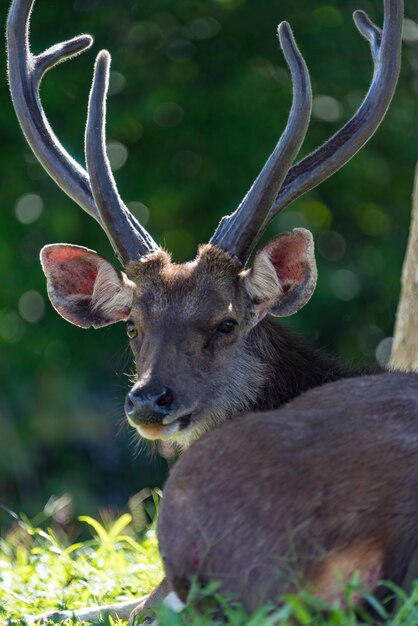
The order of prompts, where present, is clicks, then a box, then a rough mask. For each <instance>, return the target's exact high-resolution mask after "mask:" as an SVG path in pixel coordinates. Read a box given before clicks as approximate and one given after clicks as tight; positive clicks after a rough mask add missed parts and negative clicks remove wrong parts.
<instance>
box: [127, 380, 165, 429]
mask: <svg viewBox="0 0 418 626" xmlns="http://www.w3.org/2000/svg"><path fill="white" fill-rule="evenodd" d="M173 400H174V395H173V392H172V391H171V389H168V388H167V387H164V388H163V389H160V390H158V391H155V390H145V389H137V390H135V389H132V391H130V392H129V393H128V395H127V396H126V399H125V413H126V415H127V417H128V418H129V420H130V421H131V422H134V423H135V424H138V425H140V424H152V423H154V424H155V423H161V420H162V419H163V417H165V416H166V415H168V414H169V413H170V409H171V405H172V403H173Z"/></svg>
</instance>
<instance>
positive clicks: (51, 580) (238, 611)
mask: <svg viewBox="0 0 418 626" xmlns="http://www.w3.org/2000/svg"><path fill="white" fill-rule="evenodd" d="M13 517H14V523H13V526H12V529H11V530H10V531H9V532H8V534H7V536H6V537H4V538H2V539H1V540H0V624H5V625H7V626H12V625H13V626H25V624H27V621H26V619H25V616H28V615H31V616H33V615H37V614H39V613H42V612H44V611H47V610H52V609H57V610H58V609H59V610H62V609H74V610H75V609H78V608H83V607H86V606H88V605H95V604H110V603H114V602H118V601H123V600H127V599H129V598H132V597H138V596H141V595H145V594H147V593H148V592H149V591H151V589H152V588H153V587H154V586H156V585H157V584H158V582H159V581H160V579H161V578H162V576H163V570H162V565H161V562H160V559H159V556H158V550H157V541H156V534H155V530H154V529H153V528H152V527H151V528H150V529H149V530H147V531H146V532H144V533H141V534H140V535H138V533H137V532H136V531H135V530H134V528H133V525H132V518H131V515H129V514H125V515H122V516H121V517H119V518H118V519H116V520H113V521H110V520H107V521H106V522H99V521H97V520H96V519H93V518H91V517H87V516H84V517H81V518H80V523H81V524H82V526H83V527H84V528H85V530H86V531H88V537H87V538H86V539H85V540H83V541H80V542H75V543H71V542H70V541H69V540H68V535H67V534H65V533H64V532H63V531H62V528H60V527H59V526H57V527H54V528H48V527H47V525H43V526H42V527H40V526H37V525H36V524H34V523H31V522H30V521H29V520H27V519H25V518H24V517H18V516H16V515H13ZM353 591H357V584H356V581H355V580H354V581H353V583H352V584H351V585H349V586H347V590H346V596H347V607H348V608H345V609H343V608H341V607H339V606H333V607H327V608H328V609H329V610H328V613H327V615H326V617H325V616H324V614H323V612H322V611H321V609H322V608H323V605H322V604H321V603H320V602H319V601H318V600H315V599H314V598H313V597H311V596H309V595H308V594H303V593H302V594H299V595H298V596H289V597H287V598H286V599H285V600H286V601H285V602H284V604H283V605H282V606H281V607H280V608H278V607H272V606H267V607H264V608H263V609H260V610H259V611H257V612H256V613H255V614H253V615H248V614H247V613H246V612H245V610H244V609H243V608H242V607H241V606H238V605H231V604H230V603H228V602H227V601H226V600H225V599H224V598H221V597H218V596H217V592H216V587H215V586H214V585H212V586H210V587H209V588H206V589H204V590H195V591H194V592H193V593H192V597H193V601H192V602H191V603H190V605H189V606H188V607H187V608H186V610H185V611H184V612H183V613H181V614H178V613H175V612H174V611H173V610H172V609H170V608H169V607H168V606H164V605H163V606H162V607H160V609H159V612H158V617H159V621H160V624H161V626H186V625H187V626H202V625H209V624H210V625H211V626H221V625H222V626H224V625H225V624H226V625H227V626H276V625H278V624H280V625H281V626H296V625H300V626H307V625H311V624H312V625H315V626H356V625H358V624H365V623H366V624H375V623H376V619H372V618H371V617H370V616H369V615H367V613H366V612H363V614H360V615H359V614H358V613H357V614H356V613H355V612H354V610H353V609H352V608H350V605H351V602H350V597H351V595H352V593H353ZM394 593H396V595H397V596H398V609H397V611H396V612H395V614H393V615H392V616H389V615H388V614H387V611H386V609H385V607H384V606H382V605H381V604H380V603H379V602H378V601H377V600H375V599H374V598H369V600H370V602H371V603H372V604H373V606H374V609H375V612H376V614H377V615H378V617H379V624H384V625H385V626H418V582H417V584H416V585H415V587H414V589H413V591H412V593H411V595H409V596H406V595H405V594H404V593H403V592H402V591H400V590H396V589H395V590H394ZM214 599H216V602H217V606H219V604H221V606H222V607H223V616H222V618H221V617H219V616H217V612H216V611H215V609H211V608H210V606H211V604H212V605H213V604H214V602H213V600H214ZM202 600H203V605H205V606H206V607H207V608H206V610H205V612H204V613H203V614H202V612H198V611H197V609H196V608H195V606H196V604H200V606H202ZM51 623H52V622H51ZM60 623H61V624H65V626H70V625H71V624H72V623H73V622H72V620H67V621H65V622H60ZM100 624H102V625H103V624H108V626H122V624H126V622H125V623H124V622H121V621H117V620H116V621H112V619H111V618H106V619H105V620H104V621H102V622H100Z"/></svg>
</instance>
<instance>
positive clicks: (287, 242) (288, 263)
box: [265, 232, 309, 289]
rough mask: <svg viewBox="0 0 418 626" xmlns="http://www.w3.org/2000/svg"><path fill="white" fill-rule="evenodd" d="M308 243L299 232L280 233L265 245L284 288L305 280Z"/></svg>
mask: <svg viewBox="0 0 418 626" xmlns="http://www.w3.org/2000/svg"><path fill="white" fill-rule="evenodd" d="M308 245H309V241H308V239H307V238H306V236H305V235H304V234H303V233H301V232H292V233H282V234H281V235H278V236H277V237H275V238H274V239H273V240H272V241H270V242H269V243H268V244H267V245H266V247H265V251H266V252H267V254H268V256H269V259H270V261H271V262H272V264H273V265H274V267H275V270H276V272H277V276H278V278H279V280H280V283H281V285H282V287H283V288H284V289H286V288H289V287H290V286H291V285H294V284H295V283H298V284H301V283H303V281H304V280H305V278H306V263H307V247H308Z"/></svg>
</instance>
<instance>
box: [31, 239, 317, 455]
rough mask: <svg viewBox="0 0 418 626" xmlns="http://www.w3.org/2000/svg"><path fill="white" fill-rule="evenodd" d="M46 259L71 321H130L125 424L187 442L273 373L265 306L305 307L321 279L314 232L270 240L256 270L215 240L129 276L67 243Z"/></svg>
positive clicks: (132, 266)
mask: <svg viewBox="0 0 418 626" xmlns="http://www.w3.org/2000/svg"><path fill="white" fill-rule="evenodd" d="M41 260H42V265H43V268H44V271H45V274H46V275H47V278H48V293H49V296H50V299H51V301H52V303H53V305H54V307H55V308H56V309H57V311H58V312H59V313H60V314H61V315H62V316H63V317H65V318H66V319H67V320H69V321H70V322H72V323H74V324H77V325H78V326H82V327H84V328H86V327H89V326H94V327H96V328H97V327H101V326H105V325H107V324H111V323H114V322H117V321H124V322H125V324H126V330H127V334H128V337H129V343H130V346H131V349H132V352H133V355H134V359H135V364H136V371H137V380H136V382H135V384H134V386H133V387H132V389H131V391H130V392H129V393H128V394H127V396H126V401H125V411H126V415H127V418H128V421H129V423H130V424H131V425H132V426H134V427H135V428H137V430H138V431H139V433H140V434H141V435H142V436H143V437H145V438H148V439H167V438H170V439H174V440H176V441H178V442H179V444H180V445H182V446H184V445H187V443H188V442H190V441H191V440H193V439H195V438H197V437H198V436H200V434H202V432H204V431H205V430H207V429H209V428H212V427H213V426H215V425H216V424H217V423H219V422H220V421H223V420H225V419H227V418H228V417H229V416H231V415H234V414H237V413H240V412H243V411H244V410H246V409H248V408H250V407H251V403H252V401H253V400H254V398H255V397H256V396H257V394H258V392H259V391H260V388H261V387H262V386H263V383H264V380H265V376H266V372H265V366H264V365H263V363H262V362H261V361H259V360H257V358H256V357H255V355H254V351H253V350H251V349H250V345H249V334H250V333H251V331H252V329H253V328H254V327H255V326H256V325H257V324H258V323H259V322H260V320H261V319H262V318H263V317H264V316H265V315H266V314H267V313H268V312H270V313H273V314H275V315H279V316H284V315H290V314H291V313H293V312H295V311H296V310H298V309H299V308H300V307H301V306H303V304H305V302H307V300H308V299H309V298H310V296H311V294H312V292H313V289H314V286H315V282H316V266H315V259H314V255H313V242H312V236H311V234H310V233H309V232H308V231H305V230H302V229H296V230H295V231H293V232H292V233H283V234H282V235H279V236H278V237H276V238H275V239H273V240H272V241H271V242H270V243H269V244H267V246H266V247H265V248H264V249H263V250H261V251H260V252H259V253H258V254H257V256H256V257H255V260H254V263H253V267H252V268H251V269H249V270H243V269H242V266H241V265H240V264H239V263H238V262H236V261H234V260H233V259H232V258H231V256H230V255H229V254H228V253H226V252H223V251H222V250H220V249H219V248H217V247H216V246H212V245H205V246H202V247H201V248H200V250H199V254H198V256H197V258H196V259H195V260H194V261H192V262H190V263H185V264H181V265H177V264H175V263H172V261H171V259H170V256H169V255H168V254H167V253H166V252H164V251H159V252H156V253H154V254H150V255H148V256H146V257H143V258H142V259H141V260H138V261H132V262H131V263H129V264H128V265H127V266H126V268H125V273H124V272H120V271H118V270H116V269H115V268H114V267H113V266H112V265H111V264H110V263H109V262H108V261H106V260H105V259H104V258H103V257H101V256H100V255H98V254H97V253H95V252H92V251H91V250H87V249H86V248H80V247H77V246H68V245H65V244H61V245H57V246H47V247H46V248H44V249H43V251H42V253H41Z"/></svg>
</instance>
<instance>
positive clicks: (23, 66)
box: [7, 0, 159, 264]
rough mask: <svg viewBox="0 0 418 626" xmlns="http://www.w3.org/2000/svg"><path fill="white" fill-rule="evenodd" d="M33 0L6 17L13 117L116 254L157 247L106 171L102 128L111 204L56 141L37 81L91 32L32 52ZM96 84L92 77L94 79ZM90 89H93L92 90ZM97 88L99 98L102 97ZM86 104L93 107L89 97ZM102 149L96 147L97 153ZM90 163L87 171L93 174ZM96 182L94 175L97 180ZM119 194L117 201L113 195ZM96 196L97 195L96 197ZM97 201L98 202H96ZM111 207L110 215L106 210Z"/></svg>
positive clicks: (18, 1) (82, 45)
mask: <svg viewBox="0 0 418 626" xmlns="http://www.w3.org/2000/svg"><path fill="white" fill-rule="evenodd" d="M33 4H34V0H13V3H12V6H11V9H10V12H9V16H8V20H7V53H8V73H9V83H10V91H11V94H12V100H13V105H14V108H15V111H16V115H17V118H18V120H19V123H20V126H21V128H22V131H23V134H24V135H25V137H26V140H27V142H28V144H29V145H30V147H31V148H32V150H33V152H34V154H35V156H36V157H37V159H38V160H39V161H40V163H41V164H42V165H43V167H44V168H45V170H46V171H47V172H48V174H49V175H50V176H51V178H53V180H55V182H56V183H57V184H58V185H59V186H60V187H61V188H62V189H63V190H64V191H65V193H66V194H67V195H69V196H70V198H72V199H73V200H74V201H75V202H76V203H77V204H78V205H79V206H80V207H81V208H82V209H84V210H85V211H86V212H87V213H89V215H91V216H92V217H94V218H95V219H96V220H97V221H98V222H99V224H100V225H101V226H102V228H103V229H104V230H105V232H106V234H107V236H108V237H109V239H110V241H111V243H112V245H113V247H114V248H115V251H116V254H117V255H118V256H119V258H120V259H121V260H122V262H123V263H124V264H126V263H127V262H129V261H130V260H133V259H136V258H138V257H140V256H143V255H145V254H149V253H150V252H155V251H157V250H158V249H159V248H158V246H157V244H156V243H155V242H154V241H153V239H152V238H151V236H150V235H149V234H148V233H147V231H146V230H145V229H143V228H142V226H141V225H140V224H139V222H138V221H137V220H136V218H135V217H134V216H133V215H132V214H131V213H130V212H129V210H128V209H127V207H126V206H125V205H124V204H123V203H122V201H121V200H120V198H119V196H118V193H117V189H116V185H115V183H114V180H113V177H112V175H111V173H110V167H109V165H108V161H107V158H106V156H105V147H104V143H105V138H104V133H103V136H101V139H100V141H101V143H102V144H103V145H102V150H101V152H102V162H104V165H105V166H104V167H102V168H101V171H103V170H104V173H105V175H107V179H106V183H103V185H102V187H104V186H105V187H106V188H107V189H110V192H109V204H110V205H111V207H112V208H111V210H110V207H109V208H106V206H107V198H106V197H105V196H103V194H102V193H101V191H99V189H102V187H100V185H96V187H97V190H96V189H95V190H94V191H93V192H92V186H91V181H90V179H89V175H88V174H87V172H86V171H85V170H84V169H83V168H82V167H80V165H79V164H78V163H77V162H76V161H75V160H74V159H73V158H72V157H71V156H70V154H68V152H67V151H66V150H65V148H64V147H63V146H62V145H61V143H60V142H59V141H58V139H57V137H56V136H55V134H54V132H53V130H52V128H51V127H50V125H49V123H48V120H47V118H46V115H45V112H44V110H43V108H42V105H41V101H40V99H39V86H40V83H41V80H42V78H43V76H44V74H45V73H46V72H47V71H48V70H49V69H50V68H51V67H53V66H54V65H57V63H60V62H61V61H65V60H66V59H70V58H72V57H74V56H75V55H77V54H79V53H80V52H83V51H84V50H87V49H88V48H90V46H91V45H92V43H93V39H92V37H90V35H80V36H78V37H74V38H73V39H70V40H69V41H65V42H62V43H60V44H56V45H54V46H52V47H51V48H49V49H48V50H45V51H44V52H43V53H42V54H40V55H37V56H34V55H33V54H32V53H31V51H30V47H29V21H30V15H31V12H32V7H33ZM93 90H94V80H93ZM93 90H92V91H93ZM105 92H106V89H105V91H104V93H103V97H102V98H101V104H100V105H99V106H98V107H97V108H98V109H100V108H101V109H102V117H103V127H104V113H103V111H104V99H105V95H106V94H105ZM100 97H101V96H100V94H99V98H100ZM90 109H96V106H95V104H94V102H93V99H92V98H91V101H90ZM99 153H100V151H99V150H97V155H98V158H100V154H99ZM93 169H94V168H93V167H89V173H90V175H91V176H92V177H93V174H92V172H93ZM95 182H96V181H95ZM115 197H117V198H118V205H117V206H116V202H114V198H115ZM99 198H100V200H99ZM96 201H97V205H96ZM105 205H106V206H105ZM112 211H114V212H115V213H114V214H112V216H111V217H109V212H112Z"/></svg>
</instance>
